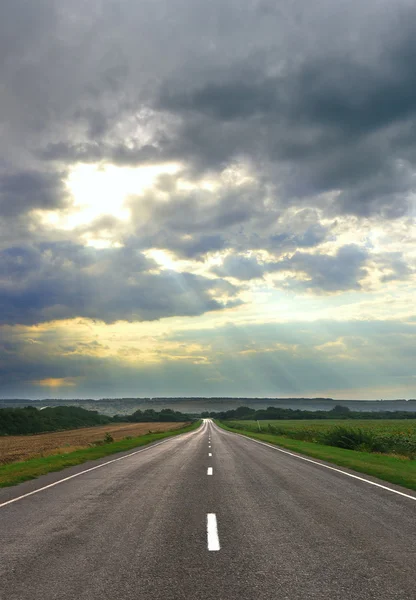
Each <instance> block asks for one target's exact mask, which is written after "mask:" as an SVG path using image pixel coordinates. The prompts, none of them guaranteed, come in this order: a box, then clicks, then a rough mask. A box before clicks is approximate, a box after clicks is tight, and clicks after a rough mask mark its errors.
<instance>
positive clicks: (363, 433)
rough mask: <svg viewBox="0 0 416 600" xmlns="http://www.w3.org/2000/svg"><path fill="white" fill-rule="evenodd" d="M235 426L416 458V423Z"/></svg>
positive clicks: (353, 421) (241, 423) (335, 421)
mask: <svg viewBox="0 0 416 600" xmlns="http://www.w3.org/2000/svg"><path fill="white" fill-rule="evenodd" d="M229 424H230V426H231V427H234V428H235V429H244V430H246V431H253V432H264V433H270V434H274V435H279V436H284V437H288V438H291V439H295V440H302V441H305V442H315V443H317V444H324V445H327V446H335V447H337V448H344V449H347V450H358V451H364V452H374V453H377V454H392V455H396V456H400V457H405V458H407V459H414V458H416V420H413V419H403V420H394V419H391V420H376V419H374V420H368V419H360V420H359V419H348V420H347V419H316V420H295V421H289V420H288V421H285V420H276V421H229Z"/></svg>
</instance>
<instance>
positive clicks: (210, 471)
mask: <svg viewBox="0 0 416 600" xmlns="http://www.w3.org/2000/svg"><path fill="white" fill-rule="evenodd" d="M212 473H213V470H212V467H208V469H207V475H212Z"/></svg>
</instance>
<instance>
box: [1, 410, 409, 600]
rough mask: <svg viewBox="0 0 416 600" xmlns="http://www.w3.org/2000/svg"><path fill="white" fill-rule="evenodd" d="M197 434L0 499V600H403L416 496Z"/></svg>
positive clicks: (279, 453)
mask: <svg viewBox="0 0 416 600" xmlns="http://www.w3.org/2000/svg"><path fill="white" fill-rule="evenodd" d="M355 475H356V476H354V473H353V472H351V471H348V470H345V469H342V468H335V467H334V466H333V465H332V466H331V465H328V463H324V462H321V461H315V460H310V459H306V458H303V457H301V456H300V455H297V454H295V453H291V452H287V451H284V450H280V449H278V448H276V447H273V446H270V445H268V444H264V443H259V442H256V441H254V440H251V439H249V438H246V437H243V436H240V435H237V434H233V433H230V432H227V431H224V430H222V429H220V428H218V427H217V426H216V425H215V424H214V423H212V421H210V420H205V421H204V422H203V424H202V425H201V427H200V428H199V429H197V430H196V431H193V432H190V433H185V434H182V435H179V436H176V437H172V438H168V439H166V440H163V441H159V442H156V443H154V444H152V445H149V446H147V447H145V448H141V449H139V450H136V451H129V452H125V453H121V454H117V455H114V456H113V457H110V458H109V457H107V458H105V459H101V460H99V461H94V462H89V463H84V464H83V465H79V466H78V467H73V468H70V469H66V470H65V471H61V472H60V473H51V474H49V475H45V476H43V477H40V478H39V479H36V480H34V481H30V482H26V483H23V484H21V485H18V486H15V487H13V488H5V489H2V490H0V598H1V600H107V599H111V600H133V599H134V600H142V599H143V600H144V599H146V600H152V599H153V600H159V599H160V600H162V599H163V600H182V599H183V600H237V599H238V600H266V599H267V600H275V599H276V600H308V599H320V600H338V599H339V600H341V599H342V600H347V599H353V600H361V599H362V600H367V599H377V600H390V599H395V600H411V599H415V598H416V536H415V533H416V527H415V526H416V494H414V493H413V492H411V491H409V490H406V489H404V488H400V487H399V486H394V485H390V484H386V483H385V482H382V481H379V480H377V479H375V478H372V477H367V476H364V475H363V476H361V475H358V474H355Z"/></svg>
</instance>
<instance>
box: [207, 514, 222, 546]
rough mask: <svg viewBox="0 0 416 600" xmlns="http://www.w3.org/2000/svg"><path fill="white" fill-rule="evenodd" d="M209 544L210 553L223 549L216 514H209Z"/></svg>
mask: <svg viewBox="0 0 416 600" xmlns="http://www.w3.org/2000/svg"><path fill="white" fill-rule="evenodd" d="M207 544H208V550H209V551H210V552H218V550H220V548H221V546H220V540H219V537H218V526H217V516H216V514H215V513H208V514H207Z"/></svg>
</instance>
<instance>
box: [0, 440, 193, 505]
mask: <svg viewBox="0 0 416 600" xmlns="http://www.w3.org/2000/svg"><path fill="white" fill-rule="evenodd" d="M197 432H199V433H201V431H200V430H199V429H197V430H196V431H194V432H189V434H179V436H172V437H170V438H169V439H167V440H163V441H162V442H158V443H157V444H153V445H152V446H147V447H146V448H141V449H140V450H136V451H135V452H131V453H130V454H125V455H124V456H120V457H119V458H113V459H112V460H108V461H107V462H105V463H102V464H101V465H96V466H95V467H90V468H89V469H85V471H80V472H79V473H75V474H74V475H70V476H69V477H64V479H59V481H55V482H54V483H50V484H49V485H45V486H44V487H41V488H39V489H37V490H33V491H32V492H28V493H27V494H23V495H22V496H18V497H17V498H12V499H11V500H7V502H3V503H2V504H0V508H3V506H7V505H8V504H13V502H17V501H18V500H23V498H27V497H28V496H33V495H34V494H38V493H39V492H43V491H44V490H47V489H49V488H51V487H55V485H59V484H60V483H64V481H69V480H70V479H74V477H79V476H80V475H84V474H85V473H89V472H90V471H95V469H101V467H106V466H107V465H111V463H115V462H118V461H119V460H123V459H125V458H129V457H130V456H134V455H135V454H139V453H140V452H145V451H146V450H151V449H152V448H156V446H161V445H162V444H166V443H167V442H170V441H171V440H173V439H175V438H178V437H180V435H194V434H195V433H197Z"/></svg>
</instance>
